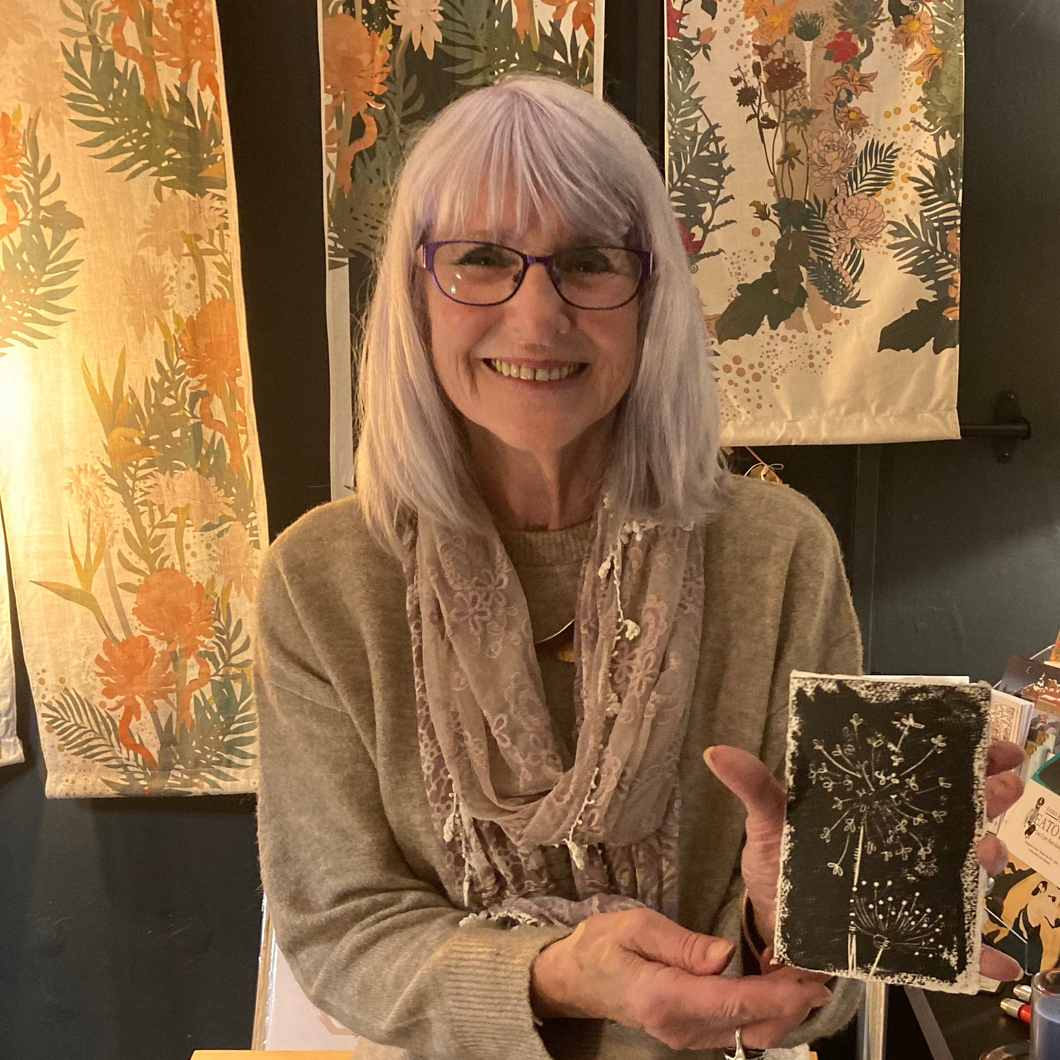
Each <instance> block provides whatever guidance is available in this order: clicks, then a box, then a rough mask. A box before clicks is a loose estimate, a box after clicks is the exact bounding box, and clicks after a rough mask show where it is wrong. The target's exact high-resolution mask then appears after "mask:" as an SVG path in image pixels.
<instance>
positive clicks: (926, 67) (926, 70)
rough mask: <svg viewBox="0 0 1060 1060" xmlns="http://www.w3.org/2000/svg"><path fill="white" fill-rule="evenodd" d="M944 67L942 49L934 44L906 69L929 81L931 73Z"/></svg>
mask: <svg viewBox="0 0 1060 1060" xmlns="http://www.w3.org/2000/svg"><path fill="white" fill-rule="evenodd" d="M941 65H942V49H941V48H936V47H935V45H934V44H932V45H930V46H929V47H928V48H927V49H926V50H925V52H924V54H923V55H921V56H920V58H919V59H915V60H914V61H913V62H911V63H910V64H909V65H908V66H907V67H906V69H907V70H908V71H910V73H914V74H920V76H921V77H923V78H925V79H927V78H929V77H930V76H931V72H932V71H933V70H934V69H935V67H937V66H941Z"/></svg>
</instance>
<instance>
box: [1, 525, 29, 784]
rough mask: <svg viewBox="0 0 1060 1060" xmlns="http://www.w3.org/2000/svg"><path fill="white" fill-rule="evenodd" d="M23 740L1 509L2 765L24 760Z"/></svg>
mask: <svg viewBox="0 0 1060 1060" xmlns="http://www.w3.org/2000/svg"><path fill="white" fill-rule="evenodd" d="M24 759H25V756H24V755H23V753H22V742H21V741H20V740H19V738H18V736H17V734H16V731H15V658H14V642H13V633H12V628H11V599H10V597H9V595H8V587H7V546H6V544H5V542H4V514H3V510H2V509H0V766H12V765H14V764H15V763H16V762H22V761H24Z"/></svg>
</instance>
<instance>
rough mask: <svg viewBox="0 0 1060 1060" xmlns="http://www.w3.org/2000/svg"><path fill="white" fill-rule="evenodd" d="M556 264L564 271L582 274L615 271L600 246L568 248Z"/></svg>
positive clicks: (608, 256)
mask: <svg viewBox="0 0 1060 1060" xmlns="http://www.w3.org/2000/svg"><path fill="white" fill-rule="evenodd" d="M557 264H559V265H560V267H561V268H562V269H563V271H564V272H575V273H582V274H584V275H600V274H602V273H609V272H614V271H615V267H614V262H613V261H612V260H611V256H610V255H609V254H608V252H607V251H606V250H605V249H604V248H602V247H578V248H577V249H575V250H568V251H567V252H566V253H565V254H562V255H560V257H559V261H558V262H557Z"/></svg>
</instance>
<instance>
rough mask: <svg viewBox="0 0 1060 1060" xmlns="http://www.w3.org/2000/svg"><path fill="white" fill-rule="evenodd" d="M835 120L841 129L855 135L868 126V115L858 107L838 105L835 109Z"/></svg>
mask: <svg viewBox="0 0 1060 1060" xmlns="http://www.w3.org/2000/svg"><path fill="white" fill-rule="evenodd" d="M836 121H838V122H839V127H840V128H841V129H844V130H845V131H846V132H848V133H850V134H851V135H852V136H857V134H858V133H861V132H864V131H865V130H866V129H867V128H868V125H869V116H868V115H867V114H866V113H865V112H864V111H863V110H862V109H861V108H860V107H840V108H839V110H838V111H836Z"/></svg>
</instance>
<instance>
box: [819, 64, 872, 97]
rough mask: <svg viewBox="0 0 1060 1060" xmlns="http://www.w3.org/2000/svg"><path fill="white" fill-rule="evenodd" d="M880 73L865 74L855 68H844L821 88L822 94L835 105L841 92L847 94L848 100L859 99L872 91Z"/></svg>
mask: <svg viewBox="0 0 1060 1060" xmlns="http://www.w3.org/2000/svg"><path fill="white" fill-rule="evenodd" d="M877 74H878V71H876V72H873V73H871V74H863V73H862V72H861V71H860V70H855V69H854V67H853V66H844V67H843V69H842V70H840V71H839V73H838V74H836V75H835V76H834V77H829V78H828V79H827V80H826V81H825V83H824V84H823V85H822V86H821V94H822V95H823V96H824V98H825V99H826V100H827V101H828V102H829V103H835V102H836V100H837V99H839V94H840V93H841V92H843V93H846V94H847V95H846V98H847V99H848V100H850V99H857V98H858V97H859V96H860V95H861V94H862V93H863V92H871V91H872V82H873V81H875V80H876V77H877Z"/></svg>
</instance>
